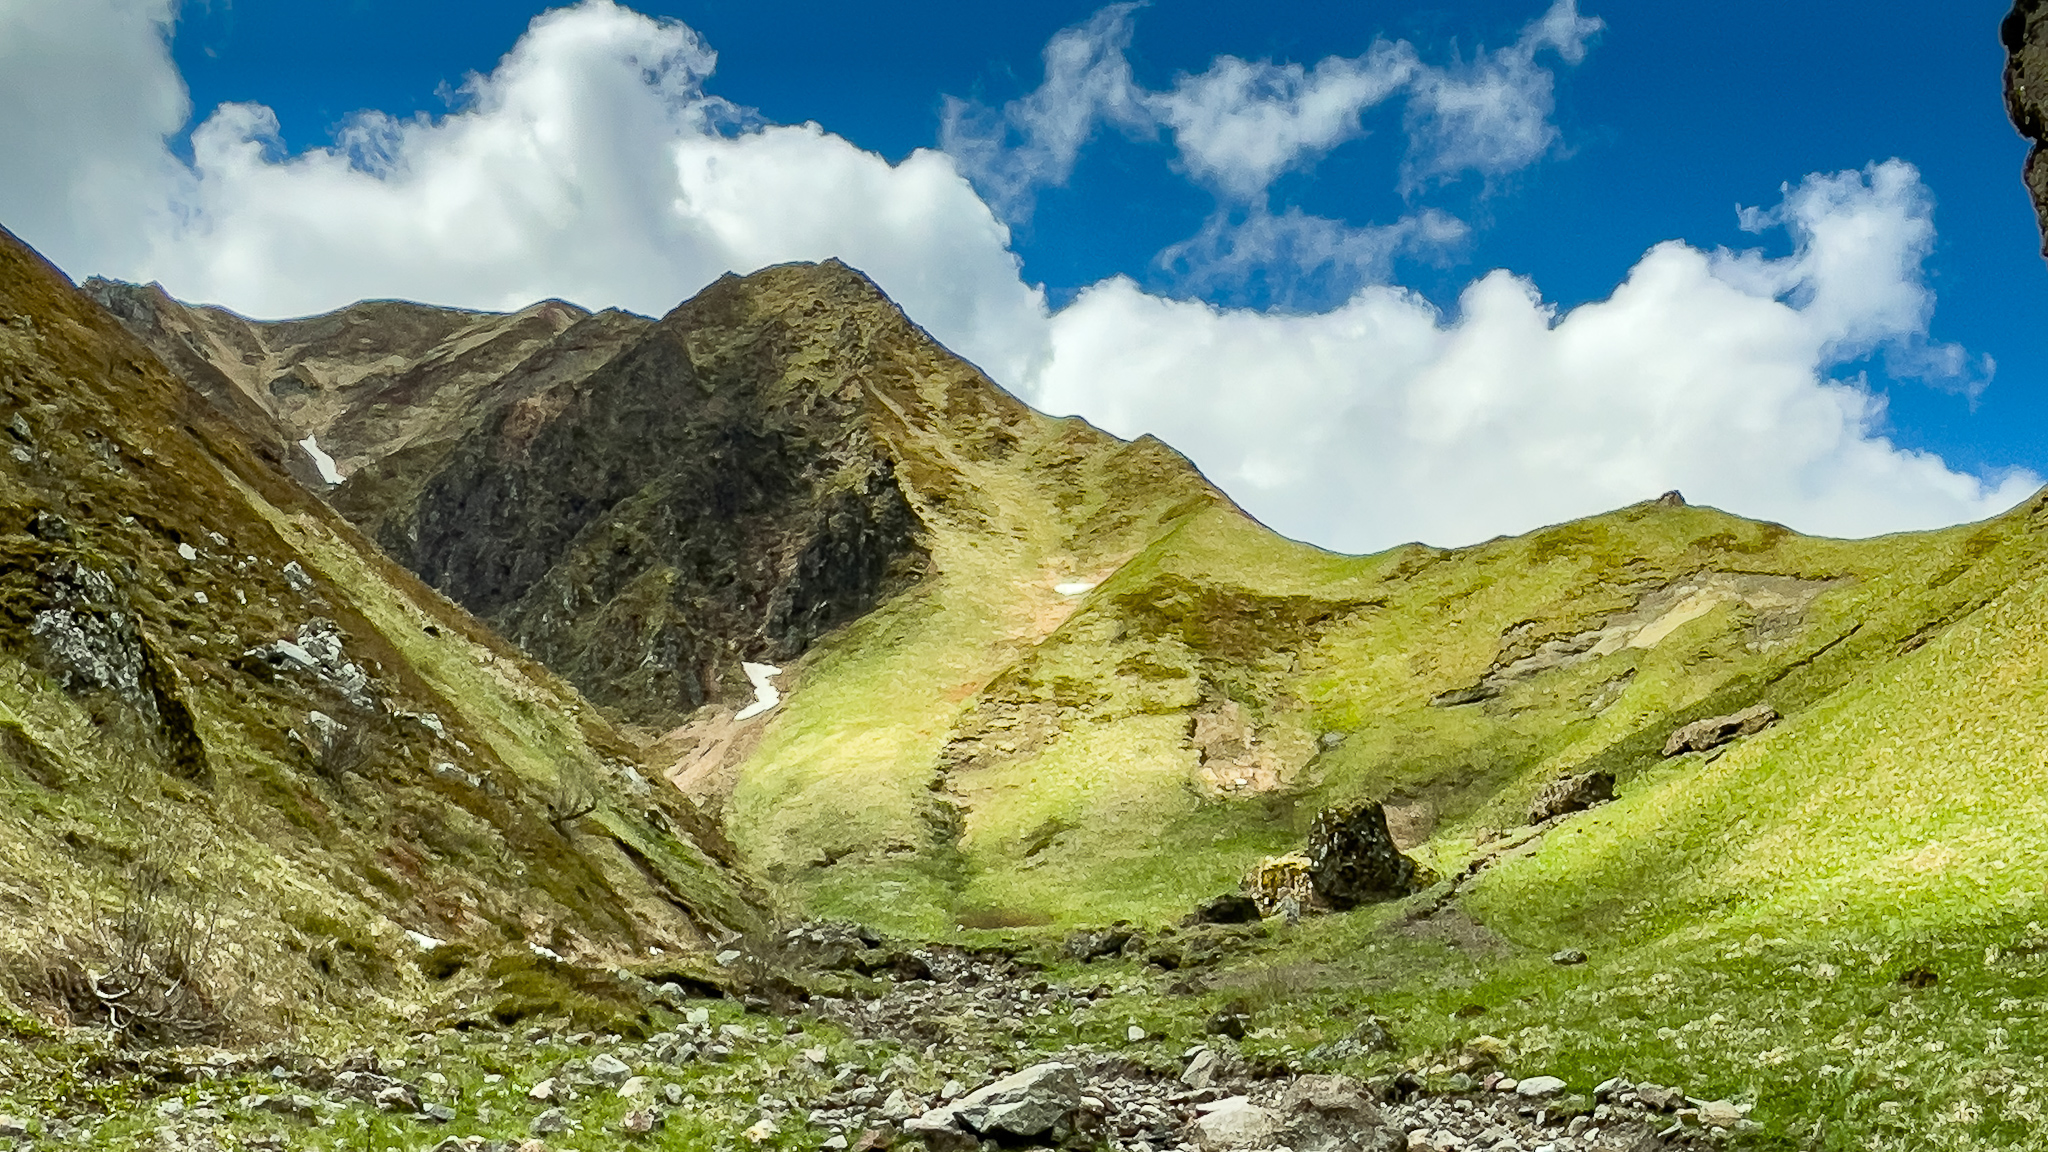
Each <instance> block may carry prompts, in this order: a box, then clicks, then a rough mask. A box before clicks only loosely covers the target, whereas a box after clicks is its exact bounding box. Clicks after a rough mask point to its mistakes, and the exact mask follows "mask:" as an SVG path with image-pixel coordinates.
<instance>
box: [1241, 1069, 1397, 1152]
mask: <svg viewBox="0 0 2048 1152" xmlns="http://www.w3.org/2000/svg"><path fill="white" fill-rule="evenodd" d="M1274 1110H1275V1111H1276V1112H1278V1113H1279V1115H1280V1119H1281V1123H1282V1125H1283V1132H1282V1139H1281V1140H1280V1141H1279V1143H1283V1144H1285V1145H1287V1147H1289V1148H1292V1149H1293V1150H1294V1152H1401V1150H1402V1149H1405V1148H1407V1147H1408V1136H1407V1134H1406V1133H1405V1132H1404V1131H1402V1129H1401V1128H1400V1126H1398V1125H1396V1124H1392V1123H1389V1122H1388V1120H1387V1118H1386V1115H1385V1114H1384V1113H1382V1112H1381V1111H1380V1106H1379V1105H1378V1104H1376V1103H1374V1102H1373V1099H1372V1097H1371V1096H1370V1095H1368V1094H1367V1093H1366V1090H1365V1085H1363V1084H1360V1083H1359V1082H1358V1081H1356V1080H1353V1079H1352V1078H1351V1077H1349V1076H1325V1075H1312V1076H1300V1077H1297V1078H1296V1079H1295V1081H1294V1083H1293V1084H1291V1085H1289V1086H1288V1088H1287V1091H1286V1092H1285V1093H1284V1094H1282V1095H1281V1097H1280V1102H1279V1103H1278V1104H1277V1105H1276V1106H1275V1108H1274Z"/></svg>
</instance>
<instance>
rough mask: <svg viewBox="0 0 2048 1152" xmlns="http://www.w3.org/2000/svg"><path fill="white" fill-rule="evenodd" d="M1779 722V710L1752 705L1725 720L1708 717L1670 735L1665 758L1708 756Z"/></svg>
mask: <svg viewBox="0 0 2048 1152" xmlns="http://www.w3.org/2000/svg"><path fill="white" fill-rule="evenodd" d="M1777 722H1778V710H1777V709H1776V708H1773V707H1771V706H1770V705H1769V704H1752V705H1750V706H1749V707H1747V708H1744V709H1743V710H1742V711H1740V712H1731V713H1729V714H1728V715H1726V716H1709V717H1707V718H1706V719H1705V720H1695V721H1693V722H1692V723H1690V724H1687V725H1685V726H1684V727H1682V728H1679V729H1678V730H1677V731H1675V732H1673V733H1671V738H1670V739H1668V740H1666V741H1664V754H1665V755H1666V756H1677V755H1680V754H1682V753H1686V752H1706V751H1709V750H1711V749H1715V748H1719V747H1720V746H1721V745H1723V744H1726V743H1728V742H1729V741H1731V740H1739V739H1741V738H1742V737H1744V736H1751V735H1754V734H1756V733H1758V732H1761V731H1763V730H1764V729H1766V728H1769V727H1770V726H1771V725H1773V724H1776V723H1777Z"/></svg>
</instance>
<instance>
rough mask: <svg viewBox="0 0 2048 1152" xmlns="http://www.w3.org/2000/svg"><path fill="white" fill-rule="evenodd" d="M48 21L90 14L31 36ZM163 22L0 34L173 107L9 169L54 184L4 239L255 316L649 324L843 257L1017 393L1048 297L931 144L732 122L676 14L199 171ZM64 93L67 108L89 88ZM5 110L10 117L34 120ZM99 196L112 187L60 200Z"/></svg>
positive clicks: (16, 179)
mask: <svg viewBox="0 0 2048 1152" xmlns="http://www.w3.org/2000/svg"><path fill="white" fill-rule="evenodd" d="M59 10H61V11H66V12H76V13H80V14H81V15H80V16H78V17H77V19H76V20H75V21H74V22H73V23H72V24H70V25H66V24H65V23H64V21H63V20H43V19H42V16H43V15H44V14H46V13H48V12H51V11H59ZM24 13H25V14H24ZM161 15H162V14H161V13H160V12H155V11H151V10H145V9H140V8H137V7H135V6H134V5H133V4H129V3H124V2H123V0H75V2H73V3H68V4H66V5H64V6H62V8H61V9H57V8H54V7H53V6H51V5H47V4H40V3H38V2H37V0H0V29H7V28H10V27H12V26H13V25H15V24H19V23H28V24H36V23H38V22H39V21H40V22H41V23H48V24H54V25H55V26H56V30H55V31H54V32H51V33H48V34H45V35H43V36H42V38H41V40H39V41H31V40H23V39H16V38H13V37H11V36H5V37H0V77H4V78H8V79H6V80H0V83H12V82H15V80H14V78H15V77H17V76H19V75H21V74H22V73H20V72H17V69H18V68H24V67H27V68H34V67H39V65H34V64H32V63H31V62H30V58H31V57H32V56H34V54H35V53H37V52H38V50H39V47H40V45H41V44H43V43H72V44H75V45H77V47H76V49H75V51H73V52H72V53H71V55H70V56H69V57H68V59H67V60H66V61H65V63H66V64H67V66H69V67H71V68H73V69H74V70H75V72H76V73H77V74H84V75H99V76H113V75H127V76H129V77H131V78H132V79H131V81H130V82H131V83H134V84H135V85H136V88H137V90H136V91H134V92H124V91H122V90H120V89H114V90H113V92H114V94H115V95H119V96H122V97H124V98H126V99H129V100H133V101H135V102H137V103H138V104H139V105H141V106H143V107H146V108H151V109H157V110H158V113H157V114H156V115H154V116H153V117H151V118H148V119H143V118H141V117H139V116H135V115H131V116H130V117H129V119H128V120H127V121H125V122H119V123H115V122H114V120H113V117H112V112H111V111H105V110H101V109H97V108H90V107H89V108H87V109H85V110H83V111H80V112H77V113H75V114H74V116H73V120H74V123H73V124H72V126H71V127H72V129H73V131H69V132H67V131H65V130H63V126H59V129H58V130H52V131H45V132H43V133H42V135H41V136H40V137H39V138H36V139H31V140H27V141H25V142H23V143H22V144H21V148H20V150H15V151H12V152H11V153H10V155H13V156H17V157H48V158H49V161H48V162H49V164H50V171H52V172H55V173H59V174H63V175H61V176H57V177H45V176H43V175H41V174H40V172H41V169H40V168H39V165H38V164H37V163H29V164H24V165H19V166H14V165H10V167H9V169H8V174H7V175H6V176H4V177H0V187H5V188H6V189H7V191H6V193H5V195H6V196H7V197H8V199H7V200H5V201H0V203H4V204H5V205H6V206H7V207H9V208H10V209H12V208H13V207H14V206H15V205H16V204H23V205H26V206H27V208H26V209H25V210H23V211H22V212H20V213H19V214H17V215H14V216H11V217H9V219H10V221H11V222H18V223H16V224H15V226H16V227H17V230H18V231H19V232H20V233H21V234H22V235H23V236H24V238H26V239H28V240H29V241H30V242H31V243H34V244H37V245H39V246H43V247H44V248H45V250H46V251H47V252H49V254H50V255H52V256H53V257H54V258H56V259H58V260H59V261H60V262H61V263H62V264H64V265H66V266H67V267H70V268H72V269H74V270H78V271H89V272H99V273H105V274H108V275H115V276H124V277H129V278H137V279H156V280H161V281H162V282H163V283H164V285H165V286H166V287H167V288H168V289H169V290H170V291H171V292H173V293H174V294H176V295H179V296H181V297H184V298H186V299H197V300H214V301H220V302H222V303H225V304H228V305H230V306H232V307H235V308H238V309H241V310H243V311H246V312H250V313H252V314H256V315H263V316H280V315H296V314H303V313H309V312H315V311H320V310H324V309H329V308H335V307H338V306H340V305H342V304H345V303H348V302H350V301H352V300H356V299H360V298H363V297H369V296H405V297H410V298H413V299H420V300H431V301H435V302H437V303H444V304H451V305H461V306H469V307H481V308H515V307H521V306H523V305H525V304H528V303H531V302H532V301H534V300H536V299H540V298H543V297H547V296H561V297H565V298H568V299H571V300H576V301H579V302H581V303H585V304H591V305H608V304H616V305H621V306H624V307H627V308H631V309H635V310H638V311H641V312H648V313H653V314H657V315H658V314H660V313H661V312H664V311H666V310H667V309H668V308H670V307H672V306H674V305H675V303H676V302H677V301H679V300H681V299H683V298H684V297H686V296H688V295H689V294H691V293H692V292H695V291H696V290H697V289H699V288H701V287H702V286H704V285H705V284H706V283H708V282H710V281H711V280H713V279H716V278H717V277H718V276H720V275H722V274H724V273H725V272H727V271H730V270H738V271H742V272H746V271H751V270H753V269H756V268H760V267H763V266H765V265H768V264H774V263H778V262H781V261H787V260H799V259H817V258H821V257H824V256H830V255H837V256H839V257H841V258H842V259H844V260H846V261H847V262H848V263H850V264H853V265H854V266H856V267H859V268H862V269H864V270H865V271H866V272H867V273H868V274H869V275H870V276H873V277H874V278H875V280H876V281H877V282H878V283H879V284H881V285H882V287H883V288H884V289H885V290H886V291H888V292H889V293H890V294H891V295H892V296H893V297H895V299H896V300H897V301H898V302H899V303H901V304H902V305H903V306H904V307H905V308H906V309H908V310H909V311H910V312H911V314H912V315H914V316H917V317H918V318H919V320H920V321H921V322H922V323H924V324H927V325H929V326H931V327H932V328H933V329H934V330H935V331H941V332H944V333H945V334H946V335H947V337H948V338H949V339H950V340H951V341H953V342H954V345H955V347H958V348H959V349H960V350H961V351H962V352H964V353H966V354H968V355H970V356H972V357H973V358H974V359H975V360H976V361H977V362H978V363H981V364H982V365H983V366H984V367H986V368H987V369H988V370H989V371H991V372H993V373H995V374H997V375H998V376H1000V377H1002V378H1004V379H1010V380H1016V379H1022V378H1025V377H1027V376H1028V375H1030V374H1031V373H1032V372H1034V371H1035V370H1036V365H1037V363H1038V359H1039V358H1040V357H1041V356H1042V354H1043V347H1044V345H1043V338H1042V332H1041V328H1042V323H1043V316H1044V304H1043V300H1042V297H1041V294H1040V293H1038V292H1037V291H1036V290H1035V289H1032V288H1029V287H1027V286H1026V285H1025V284H1024V283H1023V282H1022V281H1021V279H1020V278H1019V275H1018V267H1019V266H1018V262H1017V259H1016V257H1015V256H1014V255H1013V254H1012V253H1011V252H1010V251H1009V250H1008V238H1009V234H1008V230H1007V229H1006V228H1005V227H1004V225H1003V224H1002V223H1001V222H1000V221H998V220H997V219H996V218H995V217H994V215H993V214H992V213H991V212H990V211H989V209H988V207H987V206H986V205H985V204H984V203H983V202H982V201H981V200H980V199H979V198H978V197H976V195H975V194H974V191H973V189H972V188H970V187H969V186H968V184H967V182H966V181H965V180H963V179H962V178H961V177H960V176H959V174H958V173H957V172H956V170H955V169H954V167H953V164H952V162H951V161H950V160H949V159H947V158H946V157H945V156H943V155H940V154H938V153H935V152H930V151H922V152H918V153H916V154H914V155H912V156H911V157H910V158H908V159H907V160H905V161H904V162H903V163H901V164H898V165H893V166H892V165H890V164H887V163H885V162H883V161H882V160H881V159H880V158H879V157H877V156H875V155H873V154H872V153H868V152H864V151H862V150H860V149H858V148H856V147H854V146H853V145H851V144H849V143H847V142H846V141H845V140H844V139H842V138H840V137H838V136H834V135H831V134H829V133H826V132H825V131H823V130H822V129H820V128H819V127H818V126H816V125H814V124H807V125H801V126H784V125H768V126H760V127H753V128H750V129H747V130H738V129H737V128H736V127H735V124H736V123H737V122H739V121H741V120H743V119H744V118H743V117H742V116H740V115H739V113H738V111H737V110H735V109H733V108H731V107H730V106H729V105H727V104H725V103H724V102H723V101H721V100H718V99H717V98H715V97H711V96H708V95H706V94H705V93H704V91H703V85H702V81H703V79H704V77H705V76H706V75H708V74H709V73H710V71H711V69H712V67H713V64H714V63H715V56H714V54H713V53H712V52H711V51H710V49H709V48H707V47H706V46H705V45H704V44H703V43H702V42H701V41H700V40H699V38H698V37H697V36H696V34H695V33H693V32H692V31H691V30H690V29H688V28H687V27H685V26H683V25H682V24H680V23H677V22H675V21H666V20H655V19H651V18H649V17H646V16H643V15H640V14H638V13H635V12H631V11H629V10H627V9H624V8H621V7H618V6H617V5H615V4H613V3H611V0H587V2H585V3H581V4H579V5H577V6H576V7H574V8H566V9H558V10H555V11H551V12H548V13H545V14H543V15H542V16H540V17H538V18H537V19H535V20H534V21H533V24H532V26H531V27H530V28H529V29H528V31H527V33H526V35H525V36H523V37H522V38H521V39H520V40H519V42H518V44H517V45H516V46H514V48H513V49H512V51H511V52H510V53H509V54H508V55H507V56H506V57H505V58H504V59H503V60H502V61H501V62H500V63H499V64H498V66H497V68H496V69H494V70H493V71H492V72H491V73H490V74H489V75H486V76H473V77H471V78H470V80H469V81H468V83H467V84H466V86H465V88H464V91H463V97H464V99H463V101H462V108H463V110H462V111H461V112H459V113H455V114H450V115H447V116H444V117H442V118H440V119H438V120H429V119H427V118H425V117H421V118H417V119H410V120H397V119H393V118H391V117H388V116H384V115H381V114H379V113H374V112H371V113H364V114H361V115H358V116H357V117H355V118H354V119H353V120H352V121H350V122H349V123H348V124H347V125H345V126H344V128H343V130H342V131H341V132H340V133H339V135H338V139H337V143H336V144H335V146H333V147H330V148H316V149H313V150H310V151H307V152H305V153H302V154H300V155H297V156H292V157H289V158H280V156H281V153H282V151H283V149H282V147H281V145H280V144H279V142H278V141H277V138H276V133H277V121H276V118H275V116H274V115H273V114H272V113H271V112H270V110H269V109H267V108H263V107H260V106H257V105H246V104H242V105H226V106H223V107H221V108H220V109H218V110H216V111H215V112H214V113H213V114H212V115H211V116H210V117H208V119H207V120H206V121H205V122H204V123H202V124H201V125H200V126H199V127H198V129H197V130H195V131H194V133H193V136H192V150H193V154H194V159H193V163H192V165H191V167H190V168H189V169H186V168H184V167H183V166H181V165H178V164H177V163H176V161H174V160H172V159H171V157H170V155H169V154H168V152H167V151H166V150H165V148H164V143H163V136H164V134H165V133H168V132H170V131H174V130H175V129H176V128H177V126H178V121H179V120H180V119H182V115H183V108H184V99H185V98H184V89H183V86H182V83H181V82H180V81H179V79H178V77H177V73H176V72H175V70H173V69H172V68H171V66H170V61H169V58H168V55H167V51H166V48H165V45H164V42H163V39H162V31H161V26H160V23H159V22H158V21H159V20H160V17H161ZM128 65H139V66H138V67H137V68H136V70H134V71H129V72H125V73H124V72H122V71H120V70H119V69H120V68H121V67H125V66H128ZM49 79H50V80H51V86H50V87H49V88H48V89H47V91H48V93H50V94H51V95H49V96H48V97H46V99H47V100H48V101H50V102H51V106H53V107H55V106H57V104H56V99H57V98H56V96H55V95H54V94H55V93H57V92H59V91H64V92H69V91H72V90H75V88H76V86H75V85H72V86H69V87H60V86H58V85H57V84H56V83H55V78H54V77H50V78H49ZM67 98H68V97H67ZM9 99H10V103H8V104H0V125H8V126H18V125H19V124H21V123H22V122H23V121H25V120H28V119H31V117H29V116H25V115H22V114H19V113H18V112H17V109H21V108H29V109H35V108H37V107H39V104H38V102H37V100H38V99H39V98H37V97H34V96H30V97H22V96H18V95H14V94H11V93H10V94H9ZM105 104H106V105H107V107H108V109H112V110H118V109H119V108H120V107H121V104H122V101H121V100H119V99H112V98H109V99H108V100H107V101H105ZM163 109H173V110H175V111H176V112H177V115H175V116H173V115H170V114H168V113H165V112H163V111H162V110H163ZM87 117H97V118H99V119H101V120H105V121H107V122H108V123H109V124H111V125H113V127H111V128H109V129H105V130H96V129H94V128H93V127H92V125H91V123H79V121H83V120H86V118H87ZM138 124H139V126H138ZM10 130H13V131H21V129H20V128H18V127H12V128H10ZM74 136H75V137H76V138H78V139H80V140H83V141H84V142H85V144H86V147H85V148H84V149H83V150H82V151H80V150H79V149H78V148H77V147H76V146H75V145H74V144H73V143H72V139H73V137H74ZM88 183H91V184H95V185H97V186H99V187H100V188H102V189H103V191H104V193H105V194H104V195H103V196H102V197H100V198H98V199H90V198H88V199H79V198H75V197H70V196H69V194H68V192H69V189H70V188H72V187H73V186H77V185H84V184H88ZM66 206H68V207H69V209H70V211H69V212H66V211H65V210H64V208H65V207H66Z"/></svg>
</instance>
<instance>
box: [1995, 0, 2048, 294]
mask: <svg viewBox="0 0 2048 1152" xmlns="http://www.w3.org/2000/svg"><path fill="white" fill-rule="evenodd" d="M1998 31H1999V39H2000V40H2002V41H2003V42H2004V43H2005V54H2006V64H2005V109H2006V112H2007V114H2009V115H2010V116H2011V117H2012V123H2013V127H2015V128H2018V129H2019V130H2020V135H2022V136H2025V137H2026V138H2027V139H2028V140H2029V141H2031V142H2032V143H2033V148H2032V149H2031V150H2029V151H2028V153H2027V160H2026V167H2025V169H2024V176H2025V179H2026V182H2027V191H2028V192H2029V193H2030V194H2031V195H2032V196H2033V198H2034V212H2035V214H2036V215H2037V216H2038V217H2039V219H2040V222H2041V234H2042V248H2041V251H2042V255H2044V256H2048V0H2018V2H2017V3H2015V4H2014V5H2013V6H2012V12H2011V13H2009V14H2008V15H2007V16H2006V18H2005V22H2004V23H2003V24H2002V25H2000V26H1999V30H1998Z"/></svg>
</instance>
